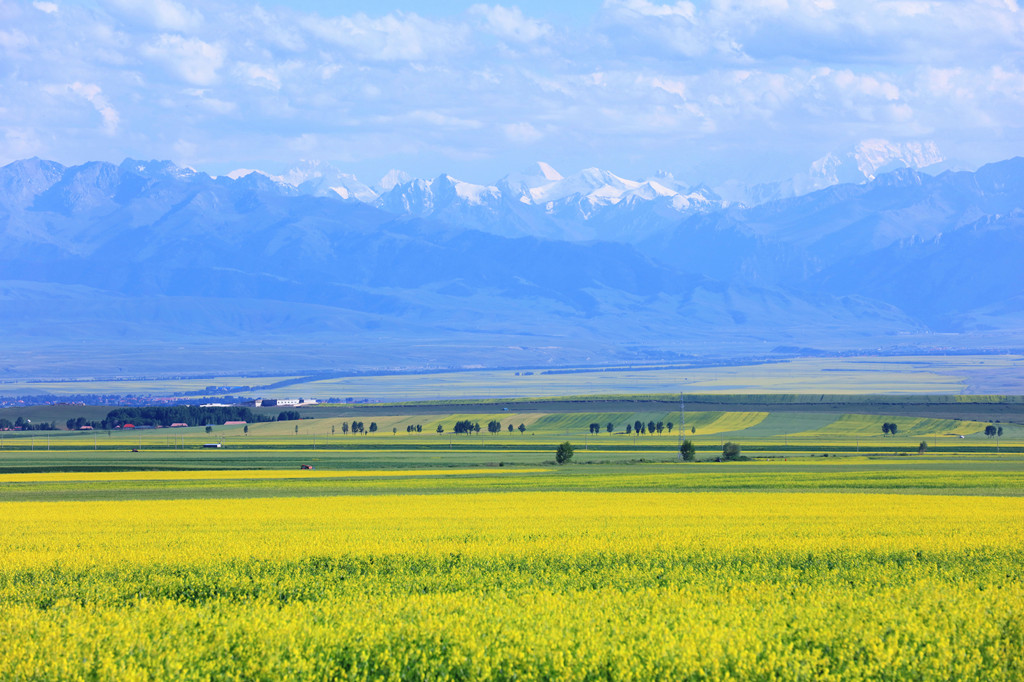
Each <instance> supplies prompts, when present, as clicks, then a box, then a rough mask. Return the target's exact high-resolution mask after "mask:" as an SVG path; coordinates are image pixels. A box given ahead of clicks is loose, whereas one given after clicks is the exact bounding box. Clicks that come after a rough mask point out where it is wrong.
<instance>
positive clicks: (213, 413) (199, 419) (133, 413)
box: [65, 405, 299, 431]
mask: <svg viewBox="0 0 1024 682" xmlns="http://www.w3.org/2000/svg"><path fill="white" fill-rule="evenodd" d="M285 415H286V413H284V412H282V413H281V414H280V415H278V416H277V418H275V417H272V416H270V415H262V414H256V413H254V412H253V411H252V410H250V409H249V408H248V407H241V406H229V407H199V406H197V405H164V406H159V407H119V408H117V409H113V410H111V411H110V412H108V413H107V416H106V417H104V418H103V419H102V420H101V421H95V420H94V421H89V420H87V419H85V418H84V417H73V418H71V419H68V420H67V422H66V424H65V425H66V426H67V428H68V429H69V430H72V431H74V430H77V429H80V428H82V427H83V426H91V427H92V428H94V429H106V430H109V429H116V428H121V427H123V426H124V425H125V424H131V425H133V426H165V427H166V426H170V425H172V424H187V425H188V426H210V425H214V426H219V425H221V424H223V423H224V422H229V421H240V422H247V423H252V422H272V421H284V420H285V419H299V413H298V412H295V414H294V416H291V415H289V416H285Z"/></svg>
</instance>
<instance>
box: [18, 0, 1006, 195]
mask: <svg viewBox="0 0 1024 682" xmlns="http://www.w3.org/2000/svg"><path fill="white" fill-rule="evenodd" d="M1022 47H1024V16H1022V12H1021V11H1020V10H1019V8H1018V7H1017V5H1016V2H1015V0H973V1H972V0H964V1H941V0H920V1H916V0H901V1H893V0H861V1H857V2H850V1H844V0H755V1H750V2H730V1H728V0H715V1H713V2H658V1H656V0H606V1H605V2H603V3H600V2H573V3H551V2H539V1H531V2H521V3H518V4H515V5H513V4H485V3H473V2H455V1H453V0H447V1H445V2H430V3H427V2H415V1H412V0H409V1H406V2H395V3H393V4H391V5H384V4H382V3H379V2H368V1H358V2H327V1H326V0H306V1H305V2H288V3H285V2H262V3H258V2H229V1H223V0H211V1H210V2H202V3H193V2H186V1H185V0H149V1H148V2H137V0H91V1H89V2H84V1H79V2H62V1H61V0H37V1H35V2H32V1H24V0H0V163H7V162H9V161H11V160H14V159H18V158H25V157H28V156H33V155H37V156H41V157H44V158H50V159H54V160H57V161H61V162H62V163H66V164H72V163H80V162H82V161H86V160H93V159H102V160H110V161H119V160H121V159H123V158H125V157H129V156H130V157H134V158H145V159H149V158H158V159H170V160H173V161H175V162H177V163H179V164H183V165H186V164H187V165H191V166H193V167H195V168H198V169H200V170H206V171H208V172H211V173H214V174H218V173H224V172H227V171H229V170H232V169H235V168H240V167H247V168H261V169H265V170H269V171H272V172H280V171H283V170H284V169H286V168H287V167H289V166H290V165H292V164H293V163H294V162H296V161H298V160H299V159H320V160H325V161H331V162H333V163H335V164H336V165H338V166H339V167H341V168H342V169H343V170H347V171H349V172H353V173H355V174H356V175H358V176H359V177H360V178H361V179H363V180H364V181H367V182H373V181H374V180H376V179H377V178H379V177H380V176H381V175H382V174H383V173H384V172H386V171H387V170H388V169H390V168H400V169H403V170H406V171H408V172H410V173H411V174H413V175H415V176H420V177H433V176H436V175H437V174H439V173H442V172H448V173H451V174H453V175H455V176H457V177H460V178H462V179H465V180H469V181H474V182H491V181H494V180H497V179H498V178H499V177H501V176H503V175H504V174H506V173H507V172H510V171H515V170H518V169H520V168H522V167H524V166H526V165H527V164H529V163H530V162H531V161H535V160H543V161H547V162H548V163H550V164H552V165H553V166H555V167H556V168H557V169H559V170H560V171H561V172H563V173H570V172H575V171H576V170H579V169H580V168H584V167H588V166H598V167H601V168H605V169H607V170H611V171H613V172H616V173H618V174H620V175H624V176H627V177H635V178H639V177H643V176H646V175H650V174H652V173H654V172H656V171H658V170H667V171H671V172H674V173H675V174H676V176H677V177H679V178H680V179H683V180H688V181H691V182H698V181H708V182H721V181H723V180H725V179H728V178H738V179H743V180H748V181H749V180H767V179H773V178H777V177H783V176H785V175H787V174H792V173H795V172H799V171H803V170H806V169H807V167H808V164H810V163H811V162H812V161H813V160H815V159H817V158H819V157H821V156H823V155H824V154H825V153H827V152H830V151H845V150H846V149H849V148H851V147H852V146H853V145H855V144H857V143H858V142H860V141H862V140H871V139H886V140H891V141H894V142H904V143H906V142H919V143H920V142H934V144H935V145H936V146H937V148H938V149H939V150H940V151H941V152H942V154H943V155H945V156H946V157H949V158H952V159H957V160H961V161H963V162H965V163H966V164H968V165H978V164H981V163H985V162H987V161H994V160H999V159H1003V158H1007V157H1010V156H1014V155H1019V154H1024V134H1022V129H1021V125H1022V122H1024V116H1021V112H1022V111H1024V52H1022Z"/></svg>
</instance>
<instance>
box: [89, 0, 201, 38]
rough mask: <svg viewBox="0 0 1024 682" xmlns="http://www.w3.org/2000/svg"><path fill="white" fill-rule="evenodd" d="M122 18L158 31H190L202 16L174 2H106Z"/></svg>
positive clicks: (110, 0) (134, 0) (164, 0)
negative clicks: (138, 22) (128, 18)
mask: <svg viewBox="0 0 1024 682" xmlns="http://www.w3.org/2000/svg"><path fill="white" fill-rule="evenodd" d="M106 2H107V5H108V6H110V7H111V9H113V10H115V11H117V12H119V13H120V14H122V16H125V17H130V18H132V19H135V20H136V21H141V22H143V23H146V24H148V25H149V26H151V27H153V28H155V29H157V30H158V31H191V30H194V29H196V28H198V27H199V26H200V25H201V24H202V23H203V15H202V14H201V13H200V12H199V11H198V10H194V9H188V8H186V7H185V6H184V5H182V4H181V3H178V2H174V0H144V1H143V2H139V0H106Z"/></svg>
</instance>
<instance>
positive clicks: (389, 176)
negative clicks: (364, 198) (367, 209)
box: [375, 168, 412, 194]
mask: <svg viewBox="0 0 1024 682" xmlns="http://www.w3.org/2000/svg"><path fill="white" fill-rule="evenodd" d="M411 180H412V176H411V175H409V174H408V173H406V172H405V171H400V170H395V169H394V168H392V169H391V170H389V171H388V172H387V173H385V174H384V177H382V178H381V179H380V180H378V181H377V184H376V185H375V189H376V190H377V192H378V194H384V192H390V191H391V190H393V189H394V188H395V187H397V186H398V185H404V184H405V183H407V182H410V181H411Z"/></svg>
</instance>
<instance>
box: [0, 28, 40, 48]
mask: <svg viewBox="0 0 1024 682" xmlns="http://www.w3.org/2000/svg"><path fill="white" fill-rule="evenodd" d="M33 43H34V41H33V40H32V39H31V38H29V37H28V36H27V35H25V32H24V31H19V30H18V29H16V28H15V29H11V30H10V31H2V30H0V47H2V48H3V49H4V50H5V51H9V52H13V51H15V50H22V49H24V48H26V47H30V46H31V45H33Z"/></svg>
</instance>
